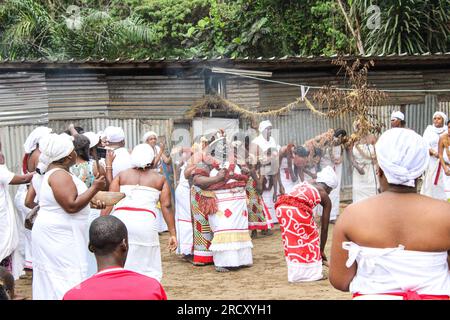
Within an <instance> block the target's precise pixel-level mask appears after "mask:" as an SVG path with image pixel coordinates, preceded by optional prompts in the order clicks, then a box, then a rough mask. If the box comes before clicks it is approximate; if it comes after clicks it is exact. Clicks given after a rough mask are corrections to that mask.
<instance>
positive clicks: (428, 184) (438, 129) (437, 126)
mask: <svg viewBox="0 0 450 320" xmlns="http://www.w3.org/2000/svg"><path fill="white" fill-rule="evenodd" d="M446 123H447V116H446V114H445V113H443V112H440V111H437V112H435V113H434V114H433V124H432V125H429V126H428V127H427V128H426V129H425V132H424V133H423V138H424V139H425V141H426V142H427V143H428V148H429V149H428V152H429V154H430V156H431V157H430V161H429V164H428V168H427V170H426V171H425V174H424V176H423V184H422V189H421V190H420V193H421V194H423V195H426V196H429V197H432V198H435V199H440V200H447V196H446V194H445V191H444V176H445V172H444V170H443V168H442V164H441V162H440V161H439V150H438V149H439V138H440V136H441V135H442V134H443V133H445V131H446V129H447V128H446V126H445V124H446Z"/></svg>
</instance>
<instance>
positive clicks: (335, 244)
mask: <svg viewBox="0 0 450 320" xmlns="http://www.w3.org/2000/svg"><path fill="white" fill-rule="evenodd" d="M347 210H348V209H345V210H344V212H342V214H341V215H340V216H339V219H338V220H337V221H336V224H335V225H334V230H333V239H332V241H331V255H330V269H329V274H328V276H329V280H330V283H331V285H332V286H333V287H334V288H336V289H338V290H341V291H346V292H347V291H349V287H350V282H351V281H352V280H353V277H354V276H355V275H356V269H357V264H356V262H354V263H353V264H352V265H351V266H350V268H347V266H346V265H345V263H346V261H347V259H348V251H346V250H344V249H343V248H342V244H343V242H345V241H350V239H349V238H348V237H347V235H346V229H347V225H348V223H347V217H346V215H348V212H347Z"/></svg>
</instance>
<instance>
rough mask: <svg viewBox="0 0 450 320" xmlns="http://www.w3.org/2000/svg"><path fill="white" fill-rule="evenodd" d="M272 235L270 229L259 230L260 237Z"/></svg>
mask: <svg viewBox="0 0 450 320" xmlns="http://www.w3.org/2000/svg"><path fill="white" fill-rule="evenodd" d="M271 235H273V231H272V230H270V229H267V230H261V236H262V237H267V236H271Z"/></svg>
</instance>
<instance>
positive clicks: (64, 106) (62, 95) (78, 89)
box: [46, 71, 109, 120]
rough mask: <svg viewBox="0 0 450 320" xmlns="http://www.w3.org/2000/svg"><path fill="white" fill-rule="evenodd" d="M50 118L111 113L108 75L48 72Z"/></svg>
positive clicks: (57, 118)
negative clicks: (109, 111) (106, 76)
mask: <svg viewBox="0 0 450 320" xmlns="http://www.w3.org/2000/svg"><path fill="white" fill-rule="evenodd" d="M46 82H47V90H48V106H49V120H60V119H67V118H71V119H83V118H87V117H99V116H107V115H108V105H109V92H108V85H107V83H106V79H105V75H104V74H97V73H88V72H84V73H80V72H79V71H78V72H73V71H71V72H60V73H47V75H46Z"/></svg>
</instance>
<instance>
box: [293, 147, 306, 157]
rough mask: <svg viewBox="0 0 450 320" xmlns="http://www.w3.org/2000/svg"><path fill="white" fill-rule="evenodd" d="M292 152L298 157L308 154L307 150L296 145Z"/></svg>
mask: <svg viewBox="0 0 450 320" xmlns="http://www.w3.org/2000/svg"><path fill="white" fill-rule="evenodd" d="M294 154H295V155H297V156H299V157H307V156H309V151H308V150H307V149H306V148H305V147H303V146H298V147H297V148H295V150H294Z"/></svg>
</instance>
